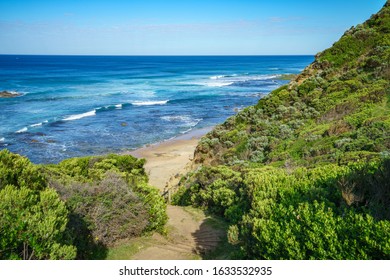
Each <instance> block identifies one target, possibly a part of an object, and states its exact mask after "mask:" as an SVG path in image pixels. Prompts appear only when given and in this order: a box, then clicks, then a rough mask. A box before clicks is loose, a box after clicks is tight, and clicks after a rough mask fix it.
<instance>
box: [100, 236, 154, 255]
mask: <svg viewBox="0 0 390 280" xmlns="http://www.w3.org/2000/svg"><path fill="white" fill-rule="evenodd" d="M151 242H152V237H151V236H142V237H137V238H133V239H127V240H122V241H120V242H118V243H117V244H116V245H114V246H112V247H110V248H108V253H107V257H106V260H131V259H132V258H133V256H134V255H135V254H137V253H138V252H140V251H141V250H145V249H146V248H148V247H149V246H151Z"/></svg>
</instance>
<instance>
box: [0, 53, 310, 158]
mask: <svg viewBox="0 0 390 280" xmlns="http://www.w3.org/2000/svg"><path fill="white" fill-rule="evenodd" d="M312 61H313V56H15V55H0V91H3V90H6V91H14V92H18V93H21V94H22V95H21V96H19V97H14V98H0V123H1V125H0V149H4V148H7V149H9V150H11V151H13V152H16V153H19V154H22V155H25V156H27V157H29V158H30V159H31V160H32V161H33V162H35V163H53V162H59V161H60V160H63V159H65V158H69V157H75V156H85V155H97V154H104V153H109V152H121V151H124V150H129V149H133V148H137V147H141V146H143V145H145V144H150V143H155V142H159V141H163V140H166V139H169V138H172V137H175V136H178V135H180V134H183V133H186V132H188V131H190V130H193V129H197V128H203V127H208V126H213V125H216V124H218V123H221V122H223V121H224V120H225V119H226V118H227V117H229V116H231V115H233V114H235V113H236V112H237V111H238V110H239V109H241V108H243V107H246V106H249V105H253V104H256V103H257V101H258V100H259V98H261V96H262V95H264V94H267V93H269V92H270V91H271V90H273V89H275V88H277V87H279V86H280V85H282V84H285V83H286V82H287V81H283V80H280V79H279V77H280V75H281V74H290V73H293V74H294V73H299V72H300V71H301V70H302V69H303V68H304V67H305V66H306V65H308V64H309V63H310V62H312Z"/></svg>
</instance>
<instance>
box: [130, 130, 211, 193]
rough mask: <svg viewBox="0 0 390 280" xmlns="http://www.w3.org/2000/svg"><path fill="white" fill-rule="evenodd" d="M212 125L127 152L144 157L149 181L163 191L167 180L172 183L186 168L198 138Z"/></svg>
mask: <svg viewBox="0 0 390 280" xmlns="http://www.w3.org/2000/svg"><path fill="white" fill-rule="evenodd" d="M211 130H212V127H207V128H202V129H198V130H194V131H191V132H189V133H187V134H184V135H181V136H179V137H175V138H173V139H170V140H167V141H164V142H161V143H157V144H152V145H148V146H146V147H143V148H140V149H137V150H134V151H131V152H129V154H131V155H132V156H135V157H137V158H145V159H146V164H145V169H146V171H147V173H148V176H149V183H150V184H151V185H152V186H155V187H157V188H158V189H159V190H161V191H164V189H165V187H166V186H167V185H168V182H171V183H173V182H174V181H175V178H176V179H178V178H179V174H181V173H182V172H183V171H185V170H186V167H187V166H188V164H189V163H190V162H191V160H192V159H193V156H194V151H195V148H196V146H197V144H198V141H199V139H200V138H201V137H202V136H203V135H205V134H206V133H207V132H209V131H211Z"/></svg>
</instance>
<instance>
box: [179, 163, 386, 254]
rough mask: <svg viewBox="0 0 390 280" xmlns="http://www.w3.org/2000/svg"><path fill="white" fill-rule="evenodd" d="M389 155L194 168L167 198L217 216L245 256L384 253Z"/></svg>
mask: <svg viewBox="0 0 390 280" xmlns="http://www.w3.org/2000/svg"><path fill="white" fill-rule="evenodd" d="M389 182H390V160H383V161H381V162H379V163H378V162H376V163H375V162H372V163H371V164H354V165H350V166H339V165H335V164H329V165H325V166H322V167H317V168H314V169H307V168H297V169H295V170H294V171H293V172H292V173H290V174H289V173H287V171H286V170H284V169H281V168H272V167H263V168H250V169H242V170H240V172H237V171H233V170H231V169H229V168H228V167H202V168H201V169H199V170H197V171H196V172H194V173H192V174H190V175H189V176H188V178H186V182H185V183H184V182H183V186H182V188H181V189H180V190H179V191H178V192H177V194H176V196H175V197H174V203H177V204H181V205H195V206H198V207H202V208H203V209H205V210H209V211H210V212H213V213H215V214H219V215H222V216H224V217H225V218H226V219H227V220H228V221H229V222H231V227H230V229H229V232H228V237H229V240H230V242H231V243H233V244H240V247H241V249H242V257H243V258H250V259H253V258H255V259H258V258H260V259H262V258H266V259H389V258H390V233H389V229H390V221H389V218H390V183H389Z"/></svg>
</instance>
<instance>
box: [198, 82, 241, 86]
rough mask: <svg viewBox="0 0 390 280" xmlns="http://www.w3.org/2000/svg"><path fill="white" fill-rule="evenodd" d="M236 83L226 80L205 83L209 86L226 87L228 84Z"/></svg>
mask: <svg viewBox="0 0 390 280" xmlns="http://www.w3.org/2000/svg"><path fill="white" fill-rule="evenodd" d="M232 84H234V82H224V81H220V82H208V83H207V82H206V83H205V85H206V86H208V87H226V86H230V85H232Z"/></svg>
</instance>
